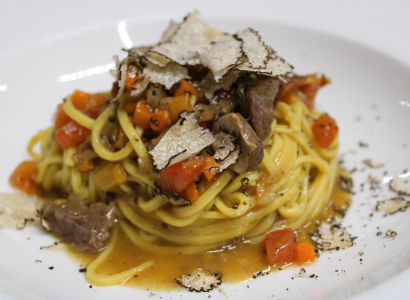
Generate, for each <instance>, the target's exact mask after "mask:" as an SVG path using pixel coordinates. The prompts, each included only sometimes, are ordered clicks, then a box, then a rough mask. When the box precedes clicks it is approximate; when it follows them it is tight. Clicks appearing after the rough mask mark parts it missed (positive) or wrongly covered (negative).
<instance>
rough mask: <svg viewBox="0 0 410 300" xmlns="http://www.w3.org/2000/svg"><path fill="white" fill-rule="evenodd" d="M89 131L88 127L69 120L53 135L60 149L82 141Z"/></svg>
mask: <svg viewBox="0 0 410 300" xmlns="http://www.w3.org/2000/svg"><path fill="white" fill-rule="evenodd" d="M90 132H91V131H90V130H89V129H88V128H85V127H83V126H81V125H80V124H78V123H77V122H76V121H74V120H71V121H69V122H68V123H66V124H65V125H64V126H62V127H60V128H59V129H58V130H57V131H56V133H55V137H56V139H57V142H58V143H59V144H60V147H61V148H62V149H68V148H70V147H73V146H76V145H78V144H79V143H81V142H83V141H84V140H85V139H86V138H87V136H88V135H89V134H90Z"/></svg>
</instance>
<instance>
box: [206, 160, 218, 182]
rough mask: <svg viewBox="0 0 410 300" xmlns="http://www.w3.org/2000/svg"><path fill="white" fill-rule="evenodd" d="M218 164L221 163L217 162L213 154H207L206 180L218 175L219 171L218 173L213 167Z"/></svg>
mask: <svg viewBox="0 0 410 300" xmlns="http://www.w3.org/2000/svg"><path fill="white" fill-rule="evenodd" d="M217 166H219V163H217V162H216V161H215V159H214V158H213V157H212V156H207V158H205V168H204V172H203V173H204V176H205V178H206V180H208V181H211V180H212V179H214V178H215V176H216V175H218V173H216V170H215V169H212V168H215V167H217Z"/></svg>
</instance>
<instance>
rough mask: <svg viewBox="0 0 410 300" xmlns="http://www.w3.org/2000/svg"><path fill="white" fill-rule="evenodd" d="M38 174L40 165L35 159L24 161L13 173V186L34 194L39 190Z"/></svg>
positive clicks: (11, 180)
mask: <svg viewBox="0 0 410 300" xmlns="http://www.w3.org/2000/svg"><path fill="white" fill-rule="evenodd" d="M37 174H38V166H37V163H36V162H35V161H23V162H22V163H21V164H20V165H19V166H18V167H17V168H16V170H15V171H14V172H13V174H11V176H10V183H11V185H12V186H13V187H15V188H17V189H19V190H21V191H23V192H25V193H26V194H29V195H34V194H35V193H36V191H37V184H36V181H35V180H36V177H37Z"/></svg>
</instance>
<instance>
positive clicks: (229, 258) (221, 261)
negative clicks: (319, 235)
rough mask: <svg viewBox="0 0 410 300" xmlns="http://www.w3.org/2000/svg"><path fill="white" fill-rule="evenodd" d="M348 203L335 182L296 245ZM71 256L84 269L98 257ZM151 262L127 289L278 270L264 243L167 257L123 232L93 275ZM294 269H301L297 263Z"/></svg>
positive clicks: (231, 280)
mask: <svg viewBox="0 0 410 300" xmlns="http://www.w3.org/2000/svg"><path fill="white" fill-rule="evenodd" d="M350 199H351V197H350V194H348V193H347V192H345V191H343V190H342V189H341V188H340V185H339V180H338V179H337V181H336V184H335V188H334V191H333V193H332V197H331V199H330V202H329V204H328V205H327V207H326V208H325V209H324V211H323V212H322V213H321V214H320V215H319V216H318V217H317V218H316V219H315V220H312V221H310V222H309V223H307V224H305V225H304V226H303V227H302V228H301V229H300V230H298V231H297V233H296V235H297V241H298V243H300V242H308V243H311V240H310V237H309V233H310V232H314V231H316V224H315V221H317V220H323V219H328V218H329V217H330V216H332V215H335V214H336V213H338V211H340V210H343V211H346V209H347V207H348V206H349V204H350V201H351V200H350ZM116 226H118V225H116ZM118 227H119V226H118ZM119 229H120V228H119ZM71 255H72V256H73V257H74V258H75V260H77V261H79V262H80V263H81V265H82V267H84V266H87V265H88V263H89V262H91V261H92V260H93V259H95V258H96V257H97V255H98V254H87V253H74V252H71ZM151 259H154V260H155V263H154V264H153V265H152V266H151V267H149V268H148V269H145V270H143V271H141V272H140V273H138V275H136V276H135V277H133V278H131V279H130V280H129V281H128V282H127V283H126V284H127V285H129V286H133V287H137V288H140V289H149V290H156V291H161V290H162V291H164V290H165V291H166V290H175V289H180V288H181V287H180V286H179V285H177V284H176V283H174V279H175V278H177V277H179V276H181V275H183V274H189V273H192V272H193V271H195V270H197V269H199V268H201V269H202V270H204V271H205V272H206V273H208V272H209V273H214V272H218V273H219V274H221V275H222V280H223V282H224V283H239V282H242V281H246V280H249V279H251V278H252V276H253V275H254V274H255V273H257V272H259V271H263V272H273V271H275V270H278V269H279V267H278V266H275V267H272V266H270V265H269V264H268V262H267V259H266V254H264V245H263V243H262V244H251V243H243V241H242V239H239V238H238V239H234V240H233V241H230V242H228V243H226V244H225V245H224V246H223V247H222V248H220V249H217V250H213V251H208V252H206V253H199V254H193V255H168V256H167V255H159V254H154V253H150V252H148V251H145V250H142V249H139V248H138V247H136V246H135V245H134V244H133V243H132V241H131V240H130V239H129V238H128V237H127V235H126V234H125V233H124V232H123V231H122V230H119V236H118V239H117V245H116V246H115V249H114V250H113V252H112V253H111V255H110V256H109V257H108V258H107V259H106V260H105V261H104V262H103V263H102V264H101V265H100V266H99V267H98V268H97V270H96V271H97V273H99V274H101V275H111V274H116V273H119V272H121V271H125V270H127V269H129V268H131V267H135V266H138V265H140V264H142V263H144V262H146V261H148V260H151ZM293 265H294V266H296V267H300V264H297V263H295V264H293ZM287 267H288V266H287Z"/></svg>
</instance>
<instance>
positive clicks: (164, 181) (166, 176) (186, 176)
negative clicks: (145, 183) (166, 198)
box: [160, 156, 205, 195]
mask: <svg viewBox="0 0 410 300" xmlns="http://www.w3.org/2000/svg"><path fill="white" fill-rule="evenodd" d="M204 168H205V158H203V157H202V156H200V157H196V158H189V159H187V160H184V161H180V162H177V163H175V164H173V165H170V166H168V167H166V168H165V169H164V170H163V171H162V172H161V174H160V175H161V189H162V192H163V193H165V194H167V195H171V194H172V193H174V192H177V193H181V192H182V191H184V190H185V189H186V188H187V187H188V186H189V185H190V184H191V183H193V182H195V181H198V179H199V176H201V174H202V171H203V170H204Z"/></svg>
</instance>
